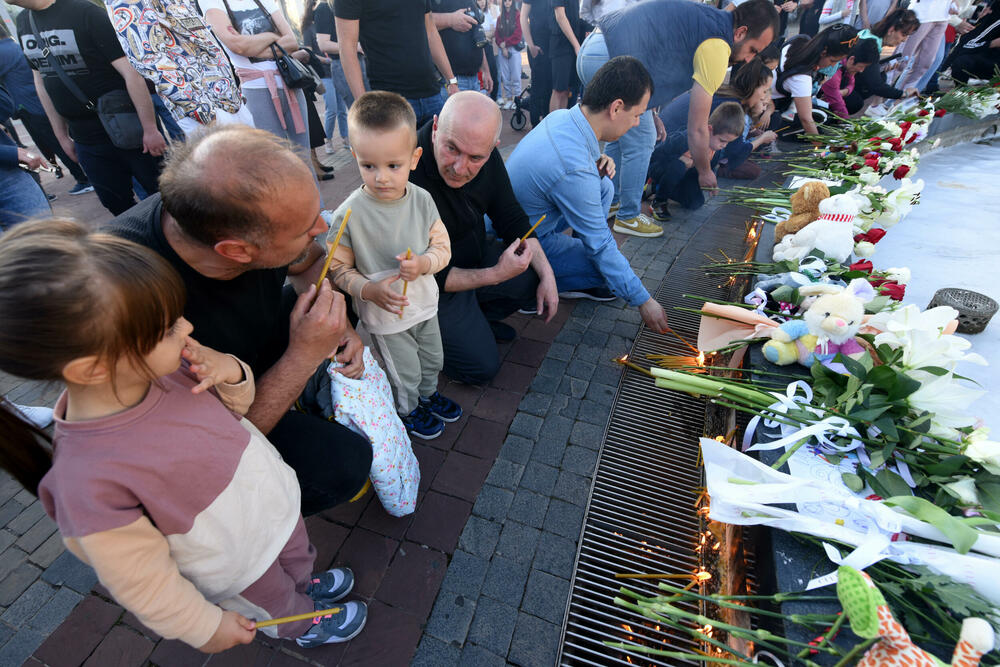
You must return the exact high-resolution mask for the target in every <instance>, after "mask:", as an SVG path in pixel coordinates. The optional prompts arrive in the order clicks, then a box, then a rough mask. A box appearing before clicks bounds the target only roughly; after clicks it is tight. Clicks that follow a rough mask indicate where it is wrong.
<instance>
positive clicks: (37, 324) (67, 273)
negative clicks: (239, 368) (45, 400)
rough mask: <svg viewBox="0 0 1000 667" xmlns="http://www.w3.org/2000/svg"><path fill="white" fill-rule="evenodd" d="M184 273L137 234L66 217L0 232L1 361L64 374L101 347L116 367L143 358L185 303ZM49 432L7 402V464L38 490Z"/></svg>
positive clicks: (4, 365)
mask: <svg viewBox="0 0 1000 667" xmlns="http://www.w3.org/2000/svg"><path fill="white" fill-rule="evenodd" d="M184 299H185V294H184V283H183V282H182V281H181V278H180V276H179V275H177V272H176V271H175V270H174V269H173V267H172V266H170V265H169V264H168V263H167V262H166V260H164V259H163V258H161V257H160V256H159V255H157V254H156V253H155V252H153V251H152V250H149V249H148V248H144V247H143V246H140V245H138V244H136V243H133V242H131V241H126V240H125V239H121V238H118V237H117V236H112V235H110V234H102V233H97V232H91V231H89V230H88V229H87V228H85V227H84V226H83V225H81V224H79V223H77V222H75V221H72V220H65V219H52V220H40V221H36V222H26V223H23V224H20V225H18V226H16V227H14V228H13V229H11V230H10V231H9V232H7V233H5V234H4V235H3V236H2V237H0V322H3V326H2V327H0V370H3V371H5V372H7V373H10V374H11V375H16V376H18V377H22V378H26V379H29V380H44V381H53V380H62V377H63V375H62V373H63V368H64V367H65V366H66V364H68V363H69V362H71V361H73V360H74V359H79V358H81V357H88V356H96V357H98V358H100V359H101V361H102V362H104V363H105V364H107V365H108V366H109V367H112V368H113V367H114V366H115V365H116V364H117V362H118V361H119V360H122V359H127V360H129V361H131V362H132V363H133V364H134V365H135V366H136V367H137V368H139V369H140V370H143V371H145V372H147V373H148V374H149V375H150V377H151V378H152V375H153V374H152V372H151V371H150V370H149V368H148V367H147V366H146V364H145V362H144V360H143V358H144V357H145V355H147V354H149V353H150V352H151V351H152V350H153V348H154V347H156V345H157V343H159V342H160V340H161V339H162V338H163V335H164V333H165V331H166V330H167V328H168V327H170V325H171V324H173V323H174V322H175V321H176V320H177V319H178V318H179V317H180V316H181V315H182V314H183V312H184ZM47 440H48V437H47V436H46V435H45V434H44V432H42V431H40V430H39V429H37V428H32V427H31V426H30V425H29V424H28V423H27V422H25V421H24V420H23V419H22V418H20V417H19V416H17V415H16V414H14V413H13V412H11V410H10V408H9V406H7V405H6V404H5V405H4V406H3V407H2V408H0V443H2V446H0V466H2V467H3V468H6V469H7V470H8V471H9V472H10V473H11V474H12V475H13V476H14V477H15V478H17V480H18V481H19V482H21V484H23V485H24V487H25V488H26V489H28V490H29V491H32V492H35V491H36V489H37V488H38V483H39V482H40V481H41V479H42V476H43V475H44V474H45V473H46V472H47V471H48V469H49V466H50V465H51V457H50V455H49V452H48V450H47V449H46V448H45V447H44V446H43V444H42V443H43V442H45V441H47Z"/></svg>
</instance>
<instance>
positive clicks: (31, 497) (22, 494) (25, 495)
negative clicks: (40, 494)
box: [14, 489, 37, 507]
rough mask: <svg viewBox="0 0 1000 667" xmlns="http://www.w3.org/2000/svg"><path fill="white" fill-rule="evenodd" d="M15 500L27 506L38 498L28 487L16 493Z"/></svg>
mask: <svg viewBox="0 0 1000 667" xmlns="http://www.w3.org/2000/svg"><path fill="white" fill-rule="evenodd" d="M14 500H16V501H17V502H19V503H21V504H22V505H24V506H25V507H27V506H28V505H30V504H31V503H33V502H35V500H37V498H36V497H35V494H33V493H32V492H31V491H28V490H27V489H21V490H20V491H18V492H17V493H16V494H15V495H14Z"/></svg>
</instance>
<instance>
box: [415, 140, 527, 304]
mask: <svg viewBox="0 0 1000 667" xmlns="http://www.w3.org/2000/svg"><path fill="white" fill-rule="evenodd" d="M432 125H433V122H431V121H428V122H427V123H425V124H424V126H423V127H422V128H420V130H419V131H418V132H417V145H418V146H420V147H421V148H423V149H424V150H423V155H421V156H420V162H418V163H417V168H416V169H414V170H413V171H411V172H410V182H411V183H414V184H416V185H419V186H420V187H422V188H423V189H424V190H427V191H428V192H430V193H431V197H433V198H434V203H435V204H436V205H437V209H438V213H440V214H441V220H442V222H444V226H445V228H446V229H447V230H448V237H449V238H450V239H451V263H450V264H448V266H446V267H445V268H444V269H442V270H441V271H438V272H437V274H435V276H434V277H435V278H436V279H437V281H438V286H439V287H440V288H441V290H442V291H443V290H444V284H445V281H446V280H447V278H448V272H449V271H451V268H452V267H453V266H454V267H458V268H460V269H481V268H485V267H484V266H483V258H484V257H485V251H486V226H485V224H484V223H483V215H488V216H490V222H492V223H493V229H495V230H496V232H497V235H498V236H499V237H500V238H501V239H503V240H504V241H505V242H506V244H507V245H509V244H511V243H513V242H514V240H515V239H518V238H520V237H521V236H523V235H524V234H525V233H526V232H527V231H528V230H529V229H530V228H531V227H530V225H528V216H527V215H526V214H525V212H524V209H522V208H521V204H519V203H518V201H517V198H516V197H515V196H514V189H513V188H512V187H511V185H510V178H509V177H508V176H507V168H506V167H505V166H504V164H503V158H502V157H500V151H498V150H497V149H496V148H494V149H493V152H492V153H490V157H489V158H488V159H487V160H486V163H485V164H484V165H483V168H482V169H480V170H479V173H478V174H476V177H475V178H473V179H472V180H471V181H469V182H468V183H466V184H465V185H464V186H462V187H461V188H458V189H455V188H452V187H451V186H449V185H448V184H447V183H445V182H444V179H442V178H441V173H440V172H439V171H438V165H437V160H435V159H434V147H433V145H432V143H431V128H432Z"/></svg>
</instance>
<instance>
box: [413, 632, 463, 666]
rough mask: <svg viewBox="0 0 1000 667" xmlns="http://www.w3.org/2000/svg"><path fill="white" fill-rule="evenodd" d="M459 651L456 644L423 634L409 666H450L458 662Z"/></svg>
mask: <svg viewBox="0 0 1000 667" xmlns="http://www.w3.org/2000/svg"><path fill="white" fill-rule="evenodd" d="M461 653H462V650H461V649H460V648H458V646H455V645H454V644H449V643H447V642H443V641H441V640H440V639H434V637H431V636H429V635H426V634H425V635H424V637H423V639H421V640H420V645H419V646H418V647H417V652H416V654H415V655H414V656H413V660H411V661H410V667H450V666H451V665H457V664H458V659H459V656H461Z"/></svg>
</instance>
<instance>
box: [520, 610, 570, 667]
mask: <svg viewBox="0 0 1000 667" xmlns="http://www.w3.org/2000/svg"><path fill="white" fill-rule="evenodd" d="M561 633H562V631H561V626H558V625H555V624H553V623H549V622H548V621H543V620H542V619H540V618H538V617H536V616H532V615H530V614H526V613H524V612H521V613H519V614H518V615H517V625H516V626H515V627H514V640H513V641H512V642H511V645H510V653H509V654H508V655H507V659H508V660H509V661H510V662H512V663H514V664H516V665H522V666H523V667H551V666H552V665H553V664H555V661H556V655H557V651H558V647H559V637H560V635H561Z"/></svg>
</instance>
